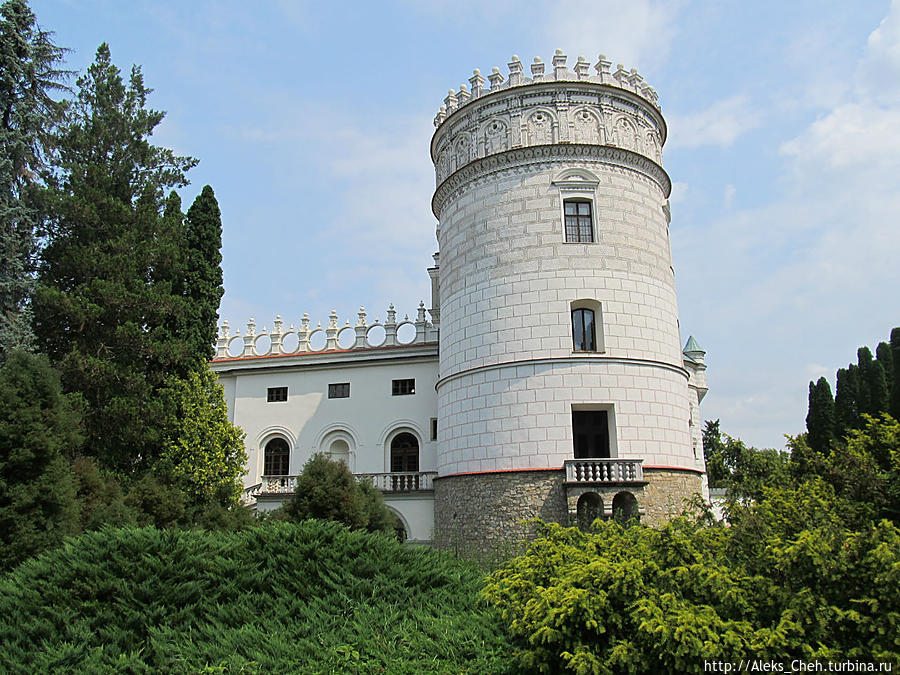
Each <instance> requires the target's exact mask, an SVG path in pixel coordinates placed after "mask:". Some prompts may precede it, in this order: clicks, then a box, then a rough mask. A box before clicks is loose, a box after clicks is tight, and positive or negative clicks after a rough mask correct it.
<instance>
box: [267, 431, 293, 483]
mask: <svg viewBox="0 0 900 675" xmlns="http://www.w3.org/2000/svg"><path fill="white" fill-rule="evenodd" d="M290 455H291V449H290V448H289V447H288V444H287V441H286V440H284V439H283V438H273V439H272V440H271V441H269V442H268V443H266V450H265V454H264V461H263V475H264V476H287V475H288V470H289V467H290Z"/></svg>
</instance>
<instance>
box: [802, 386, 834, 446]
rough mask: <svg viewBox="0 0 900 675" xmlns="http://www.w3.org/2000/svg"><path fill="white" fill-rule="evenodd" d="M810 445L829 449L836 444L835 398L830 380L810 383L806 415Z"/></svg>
mask: <svg viewBox="0 0 900 675" xmlns="http://www.w3.org/2000/svg"><path fill="white" fill-rule="evenodd" d="M806 429H807V431H808V438H809V444H810V445H811V446H813V447H815V448H828V447H831V444H832V443H834V440H835V435H834V397H833V396H832V395H831V386H830V385H829V384H828V380H826V379H825V378H824V377H820V378H819V381H818V382H816V383H815V384H813V383H812V382H810V383H809V413H808V414H807V415H806Z"/></svg>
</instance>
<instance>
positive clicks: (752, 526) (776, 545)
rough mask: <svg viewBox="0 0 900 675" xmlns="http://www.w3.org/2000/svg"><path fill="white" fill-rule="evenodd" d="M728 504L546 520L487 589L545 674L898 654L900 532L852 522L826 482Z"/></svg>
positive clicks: (528, 658) (523, 655) (521, 652)
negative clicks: (665, 516)
mask: <svg viewBox="0 0 900 675" xmlns="http://www.w3.org/2000/svg"><path fill="white" fill-rule="evenodd" d="M763 492H764V495H763V498H762V499H761V500H760V501H759V502H757V503H755V504H753V505H750V506H743V507H740V506H737V507H735V509H734V510H733V511H732V514H731V515H732V524H731V527H721V526H719V527H714V526H709V525H707V524H703V523H696V522H690V521H688V520H687V519H679V520H675V521H672V522H670V523H668V524H666V525H664V526H663V527H661V528H659V529H654V528H649V527H645V526H640V525H638V526H633V527H630V528H625V529H623V528H622V527H621V526H620V525H619V524H617V523H615V522H608V523H604V524H602V525H601V526H600V527H599V528H598V529H597V530H596V531H595V532H582V531H580V530H577V529H575V528H562V527H560V526H558V525H548V526H546V527H545V529H544V533H543V536H542V537H540V538H539V539H538V540H536V541H535V542H534V543H532V544H531V546H530V547H529V548H528V550H527V552H526V553H525V555H523V556H521V557H519V558H516V559H514V560H512V561H510V562H509V563H508V564H506V565H505V566H504V567H502V568H501V569H500V570H498V571H497V572H496V573H494V575H493V576H492V577H491V579H490V581H489V583H488V585H487V587H486V589H485V595H486V597H487V598H488V599H489V600H490V601H491V602H492V603H493V604H495V605H496V606H497V607H498V608H499V609H500V611H501V613H502V616H503V619H504V621H505V622H506V624H507V626H508V628H509V630H510V632H511V633H512V634H513V635H514V636H515V637H516V638H517V641H518V651H517V656H518V659H519V662H520V664H521V666H522V667H523V668H527V669H534V670H539V671H541V672H547V673H552V672H559V671H561V670H566V671H571V672H577V673H598V674H599V673H604V674H605V673H691V672H695V673H702V672H704V660H725V661H734V660H735V658H736V657H737V658H743V659H760V660H769V659H773V660H776V661H782V662H784V661H788V660H790V659H793V658H803V659H813V658H820V659H829V658H832V659H833V658H837V659H841V660H843V659H847V658H849V659H853V658H857V659H866V660H869V659H883V660H890V661H893V662H894V663H900V631H898V630H897V627H898V625H900V586H898V582H900V531H898V529H897V528H896V527H895V526H894V525H892V524H890V523H888V522H887V521H882V522H881V523H879V524H875V525H870V526H869V527H867V528H866V529H864V530H861V531H858V532H854V531H850V530H848V529H846V528H845V526H844V524H843V522H842V520H841V516H842V513H841V511H840V508H835V502H834V498H833V495H832V493H831V490H830V488H828V486H827V485H825V484H823V483H821V482H815V483H810V484H808V485H806V486H804V487H803V488H800V489H797V490H789V491H779V490H764V491H763Z"/></svg>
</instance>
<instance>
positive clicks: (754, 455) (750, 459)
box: [703, 420, 790, 498]
mask: <svg viewBox="0 0 900 675" xmlns="http://www.w3.org/2000/svg"><path fill="white" fill-rule="evenodd" d="M703 452H704V454H705V456H706V471H707V475H708V480H709V486H710V487H711V488H728V489H729V490H730V492H731V493H732V494H733V495H735V496H738V497H751V498H752V497H755V496H757V495H759V494H761V492H762V489H763V488H764V487H774V486H778V485H786V484H787V483H788V481H789V475H790V468H789V467H790V456H789V455H788V454H787V453H784V452H779V451H777V450H772V449H766V450H757V449H756V448H751V447H748V446H747V445H745V444H744V442H743V441H741V440H740V439H737V438H732V437H731V436H729V435H727V434H724V433H722V431H721V430H720V428H719V420H716V421H715V422H711V421H707V422H706V425H705V426H704V428H703Z"/></svg>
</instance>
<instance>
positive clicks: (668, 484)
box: [635, 469, 703, 527]
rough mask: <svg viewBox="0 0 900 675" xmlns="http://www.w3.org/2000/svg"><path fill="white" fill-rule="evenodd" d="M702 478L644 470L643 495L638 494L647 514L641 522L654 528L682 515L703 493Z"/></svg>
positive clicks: (695, 474)
mask: <svg viewBox="0 0 900 675" xmlns="http://www.w3.org/2000/svg"><path fill="white" fill-rule="evenodd" d="M702 478H703V475H702V474H699V473H695V472H693V471H678V470H672V469H644V479H645V480H646V481H647V485H646V486H645V487H644V494H643V495H642V496H639V495H635V496H637V497H638V504H639V506H640V507H641V508H642V509H643V512H644V514H645V515H643V516H641V522H642V523H644V524H646V525H652V526H654V527H655V526H658V525H662V524H663V523H665V522H666V521H668V520H671V519H672V518H675V517H676V516H680V515H681V513H682V512H683V511H684V510H685V509H686V508H688V506H689V502H690V500H691V498H692V497H693V496H694V495H695V494H698V493H700V492H701V489H702Z"/></svg>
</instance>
